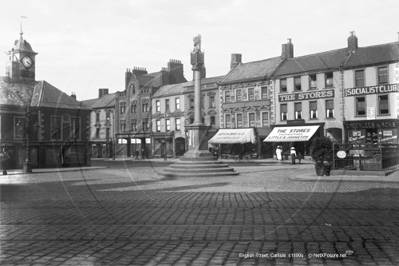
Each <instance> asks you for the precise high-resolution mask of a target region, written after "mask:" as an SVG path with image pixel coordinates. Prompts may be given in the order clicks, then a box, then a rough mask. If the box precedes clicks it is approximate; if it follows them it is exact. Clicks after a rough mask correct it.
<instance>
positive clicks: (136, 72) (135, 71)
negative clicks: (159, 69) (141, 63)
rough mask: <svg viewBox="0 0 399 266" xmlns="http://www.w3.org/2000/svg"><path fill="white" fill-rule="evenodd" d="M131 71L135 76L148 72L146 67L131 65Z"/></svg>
mask: <svg viewBox="0 0 399 266" xmlns="http://www.w3.org/2000/svg"><path fill="white" fill-rule="evenodd" d="M132 73H133V74H134V75H136V76H141V75H145V74H148V72H147V69H146V68H145V67H133V71H132Z"/></svg>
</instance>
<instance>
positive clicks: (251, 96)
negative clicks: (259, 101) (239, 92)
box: [248, 88, 255, 101]
mask: <svg viewBox="0 0 399 266" xmlns="http://www.w3.org/2000/svg"><path fill="white" fill-rule="evenodd" d="M248 100H249V101H254V100H255V94H254V88H249V89H248Z"/></svg>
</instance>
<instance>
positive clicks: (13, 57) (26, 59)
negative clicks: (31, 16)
mask: <svg viewBox="0 0 399 266" xmlns="http://www.w3.org/2000/svg"><path fill="white" fill-rule="evenodd" d="M19 34H20V37H19V40H15V42H14V47H13V48H12V49H11V51H8V52H7V55H8V56H9V58H8V62H7V67H6V75H7V76H8V77H10V78H11V79H12V80H13V81H14V82H21V81H28V82H29V81H35V61H36V58H35V57H36V55H37V53H35V52H34V51H33V50H32V47H31V46H30V44H29V43H28V42H27V41H26V40H24V38H23V32H22V29H21V32H20V33H19Z"/></svg>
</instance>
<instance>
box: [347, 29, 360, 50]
mask: <svg viewBox="0 0 399 266" xmlns="http://www.w3.org/2000/svg"><path fill="white" fill-rule="evenodd" d="M350 34H351V36H349V37H348V50H349V52H353V51H356V49H357V48H358V42H357V37H356V35H355V31H351V32H350Z"/></svg>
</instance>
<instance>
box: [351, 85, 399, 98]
mask: <svg viewBox="0 0 399 266" xmlns="http://www.w3.org/2000/svg"><path fill="white" fill-rule="evenodd" d="M398 91H399V85H398V84H385V85H377V86H369V87H361V88H352V89H345V97H349V96H357V95H367V94H380V93H392V92H398Z"/></svg>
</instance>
